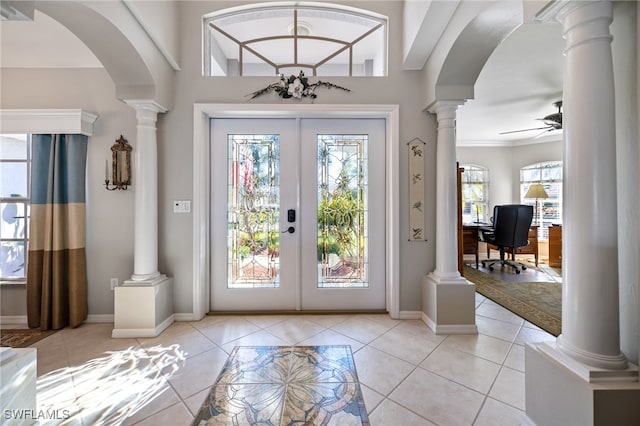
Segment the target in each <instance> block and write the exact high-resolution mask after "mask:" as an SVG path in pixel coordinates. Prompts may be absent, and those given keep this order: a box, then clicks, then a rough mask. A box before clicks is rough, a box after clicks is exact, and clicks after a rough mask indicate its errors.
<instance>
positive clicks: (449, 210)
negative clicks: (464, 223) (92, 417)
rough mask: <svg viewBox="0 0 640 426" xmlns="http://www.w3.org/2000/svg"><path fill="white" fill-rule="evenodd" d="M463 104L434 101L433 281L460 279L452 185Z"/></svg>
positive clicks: (455, 209)
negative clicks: (434, 262)
mask: <svg viewBox="0 0 640 426" xmlns="http://www.w3.org/2000/svg"><path fill="white" fill-rule="evenodd" d="M462 103H463V102H458V101H446V102H442V101H438V102H436V104H435V105H434V108H433V109H432V111H433V112H435V113H436V115H437V119H438V139H437V146H436V269H435V270H434V271H433V275H434V277H435V278H436V280H439V281H441V280H456V279H460V272H459V271H458V198H457V183H456V173H457V165H456V111H457V109H458V106H459V105H461V104H462Z"/></svg>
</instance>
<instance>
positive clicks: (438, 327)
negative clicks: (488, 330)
mask: <svg viewBox="0 0 640 426" xmlns="http://www.w3.org/2000/svg"><path fill="white" fill-rule="evenodd" d="M422 321H424V323H425V324H426V325H427V326H428V327H429V328H430V329H431V330H432V331H433V332H434V333H435V334H478V327H477V326H476V286H475V284H473V283H472V282H469V281H467V280H466V279H464V278H463V277H461V276H458V277H454V278H443V277H440V276H438V275H436V274H435V273H430V274H429V275H426V276H424V277H423V278H422Z"/></svg>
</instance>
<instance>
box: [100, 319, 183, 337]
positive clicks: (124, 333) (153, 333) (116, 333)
mask: <svg viewBox="0 0 640 426" xmlns="http://www.w3.org/2000/svg"><path fill="white" fill-rule="evenodd" d="M174 316H175V315H174V314H172V315H170V316H169V317H168V318H167V319H166V320H164V321H162V322H161V323H160V324H159V325H158V326H157V327H156V328H117V329H116V328H114V329H113V331H112V332H111V337H113V338H114V339H123V338H124V339H132V338H137V337H157V336H159V335H160V333H162V332H163V331H164V330H166V329H167V328H168V327H169V326H170V325H171V324H172V323H173V321H174Z"/></svg>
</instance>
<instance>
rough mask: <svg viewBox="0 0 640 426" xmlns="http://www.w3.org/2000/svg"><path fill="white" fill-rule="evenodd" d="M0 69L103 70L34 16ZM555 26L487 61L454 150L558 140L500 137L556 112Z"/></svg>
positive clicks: (528, 28)
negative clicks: (79, 68) (65, 68)
mask: <svg viewBox="0 0 640 426" xmlns="http://www.w3.org/2000/svg"><path fill="white" fill-rule="evenodd" d="M0 36H1V37H0V42H1V45H0V52H1V54H0V66H1V67H90V68H92V67H102V65H101V63H100V61H99V60H98V59H97V58H96V57H95V56H94V55H93V53H91V51H90V50H89V49H88V48H87V47H86V46H85V45H84V44H83V43H82V42H81V41H80V40H79V39H78V38H77V37H76V36H75V35H73V34H72V33H71V32H69V31H68V30H67V29H66V28H64V27H63V26H62V25H60V24H58V23H57V22H56V21H54V20H53V19H51V18H49V17H48V16H46V15H44V14H42V13H39V12H37V11H36V14H35V20H34V21H33V22H24V21H23V22H15V21H2V22H1V23H0ZM563 44H564V43H563V41H562V37H561V33H560V25H559V24H525V25H523V26H522V27H520V28H518V29H517V30H516V31H514V32H513V34H511V35H510V36H509V37H508V38H507V39H506V40H505V41H504V42H503V43H502V44H501V45H500V46H498V48H497V49H496V50H495V51H494V53H493V54H492V55H491V57H490V58H489V60H488V62H487V64H486V65H485V67H484V68H483V70H482V72H481V73H480V76H479V77H478V80H477V82H476V86H475V99H474V100H470V101H469V102H467V103H466V104H465V105H463V106H461V107H460V108H459V110H458V119H457V135H458V141H459V142H458V143H459V145H467V146H468V145H478V146H488V145H505V144H506V145H509V144H514V143H531V142H537V141H543V140H548V139H549V138H556V139H557V138H559V137H560V136H559V133H560V131H554V132H548V133H546V134H544V135H543V136H544V137H541V138H537V139H533V138H534V137H536V136H539V135H540V133H541V132H540V131H531V132H521V133H512V134H509V135H500V134H499V133H500V132H505V131H511V130H519V129H527V128H535V127H542V126H543V123H542V122H541V121H538V120H536V119H539V118H542V117H544V116H546V115H548V114H551V113H553V112H556V109H555V107H554V106H553V102H555V101H557V100H561V99H562V62H563V61H562V49H563Z"/></svg>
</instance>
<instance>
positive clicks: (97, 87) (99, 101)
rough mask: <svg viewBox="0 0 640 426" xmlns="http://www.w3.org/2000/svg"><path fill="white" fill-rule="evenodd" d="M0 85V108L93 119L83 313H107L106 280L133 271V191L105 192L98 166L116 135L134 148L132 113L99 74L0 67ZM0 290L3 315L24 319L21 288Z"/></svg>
mask: <svg viewBox="0 0 640 426" xmlns="http://www.w3.org/2000/svg"><path fill="white" fill-rule="evenodd" d="M0 81H1V83H0V84H1V85H0V93H1V95H0V96H1V97H0V104H1V105H2V108H3V109H13V108H17V109H20V108H25V109H27V108H31V109H37V108H81V109H83V110H86V111H88V112H92V113H94V114H98V119H97V120H96V122H95V124H94V129H93V130H94V132H93V136H92V137H90V138H89V149H88V154H87V156H88V158H87V199H86V207H87V218H86V227H87V234H86V236H87V239H86V248H87V273H88V281H89V289H88V290H89V314H90V315H104V314H113V292H112V291H111V289H110V285H109V278H110V277H117V278H119V279H120V282H122V281H123V280H124V279H128V278H130V277H131V273H132V270H133V192H132V191H106V190H105V189H104V187H103V183H104V166H105V160H106V159H107V158H110V154H111V151H110V147H111V145H113V144H114V143H115V141H116V139H118V138H119V137H120V135H121V134H122V135H123V136H124V137H125V139H128V140H129V142H130V143H131V144H132V145H133V146H134V149H135V136H136V118H135V112H134V111H133V109H131V108H130V107H128V106H127V105H125V104H124V103H122V102H120V101H118V100H117V99H116V98H115V88H114V85H113V83H112V81H111V78H110V77H109V75H108V74H107V73H106V71H105V70H104V69H97V68H74V69H64V68H52V69H42V68H39V69H36V68H29V69H13V68H3V69H2V70H1V74H0ZM134 179H135V177H134ZM134 188H135V186H134ZM0 291H1V293H0V295H1V300H2V305H1V306H0V308H1V309H2V315H3V316H11V315H26V299H25V295H26V291H25V289H24V288H19V287H16V286H10V287H9V288H6V287H2V288H0Z"/></svg>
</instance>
